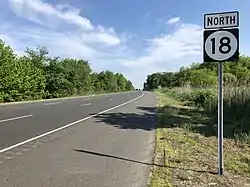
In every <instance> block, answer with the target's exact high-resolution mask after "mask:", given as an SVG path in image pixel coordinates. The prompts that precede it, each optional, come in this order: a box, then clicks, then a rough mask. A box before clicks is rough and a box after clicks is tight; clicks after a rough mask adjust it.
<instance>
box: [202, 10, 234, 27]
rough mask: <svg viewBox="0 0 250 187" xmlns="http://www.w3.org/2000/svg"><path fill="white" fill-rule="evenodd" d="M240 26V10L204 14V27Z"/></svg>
mask: <svg viewBox="0 0 250 187" xmlns="http://www.w3.org/2000/svg"><path fill="white" fill-rule="evenodd" d="M238 26H239V12H238V11H234V12H223V13H211V14H205V15H204V29H216V28H229V27H238Z"/></svg>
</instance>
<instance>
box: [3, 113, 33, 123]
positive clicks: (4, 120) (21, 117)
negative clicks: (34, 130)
mask: <svg viewBox="0 0 250 187" xmlns="http://www.w3.org/2000/svg"><path fill="white" fill-rule="evenodd" d="M31 116H33V115H32V114H30V115H26V116H19V117H15V118H8V119H3V120H0V123H3V122H6V121H13V120H17V119H23V118H28V117H31Z"/></svg>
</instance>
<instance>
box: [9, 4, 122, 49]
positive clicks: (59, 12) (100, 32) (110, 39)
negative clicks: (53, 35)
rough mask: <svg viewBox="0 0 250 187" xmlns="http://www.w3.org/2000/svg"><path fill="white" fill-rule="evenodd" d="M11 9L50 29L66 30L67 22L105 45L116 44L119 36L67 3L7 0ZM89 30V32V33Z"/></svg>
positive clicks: (20, 15) (86, 35)
mask: <svg viewBox="0 0 250 187" xmlns="http://www.w3.org/2000/svg"><path fill="white" fill-rule="evenodd" d="M9 3H10V6H11V9H12V10H13V11H14V12H15V14H16V15H17V16H19V17H22V18H26V19H28V20H29V21H32V22H35V23H37V24H39V25H42V26H46V27H49V28H52V29H60V30H68V29H69V28H68V27H67V24H69V25H73V26H75V27H76V28H75V29H81V30H82V32H84V31H85V33H84V36H85V37H86V38H87V39H86V40H88V41H90V40H91V41H93V42H100V43H103V44H107V45H117V44H119V43H120V38H119V37H118V36H117V34H116V33H115V31H114V29H113V28H109V29H105V28H103V27H102V26H97V27H95V26H93V24H92V23H91V21H90V20H89V19H87V18H86V17H82V16H81V15H80V10H79V9H77V8H75V7H73V6H71V5H68V4H58V5H55V6H52V5H51V4H49V3H46V2H44V1H42V0H9ZM90 32H91V33H90Z"/></svg>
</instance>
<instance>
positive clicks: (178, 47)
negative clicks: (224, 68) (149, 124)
mask: <svg viewBox="0 0 250 187" xmlns="http://www.w3.org/2000/svg"><path fill="white" fill-rule="evenodd" d="M249 7H250V1H249V0H220V1H218V0H209V1H208V0H206V1H205V0H189V1H187V0H168V1H166V0H155V1H149V0H146V1H145V0H137V1H132V0H124V1H122V0H105V1H104V0H2V1H0V21H1V27H0V38H1V39H3V40H4V41H5V42H6V43H7V44H8V45H10V46H11V47H13V49H14V50H15V51H16V53H18V54H22V53H23V52H24V50H25V48H26V47H31V48H36V46H46V47H48V49H49V51H50V55H51V56H63V57H73V58H83V59H86V60H88V61H89V62H90V65H91V67H92V69H93V71H96V72H99V71H102V70H111V71H114V72H121V73H123V74H124V75H125V76H126V77H127V78H128V79H130V80H131V81H132V82H133V84H134V85H135V86H136V87H137V88H142V85H143V82H144V81H145V79H146V76H147V75H148V74H151V73H153V72H159V71H161V72H162V71H177V70H178V69H179V68H180V67H181V66H187V65H189V64H191V63H193V62H201V61H202V32H203V15H204V14H205V13H211V12H220V11H232V10H238V11H239V12H240V52H241V53H242V54H245V55H250V44H249V40H250V36H249V29H250V28H249V26H248V25H249V18H250V11H249Z"/></svg>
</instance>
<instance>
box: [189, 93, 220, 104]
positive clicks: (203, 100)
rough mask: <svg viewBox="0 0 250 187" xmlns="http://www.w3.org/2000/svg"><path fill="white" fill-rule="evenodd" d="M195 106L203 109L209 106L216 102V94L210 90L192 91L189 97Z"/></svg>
mask: <svg viewBox="0 0 250 187" xmlns="http://www.w3.org/2000/svg"><path fill="white" fill-rule="evenodd" d="M191 99H192V101H193V102H194V103H195V106H197V107H201V108H205V107H208V106H211V105H212V104H213V103H214V101H215V100H216V94H215V92H214V91H213V90H210V89H199V90H194V91H193V92H192V96H191Z"/></svg>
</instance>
